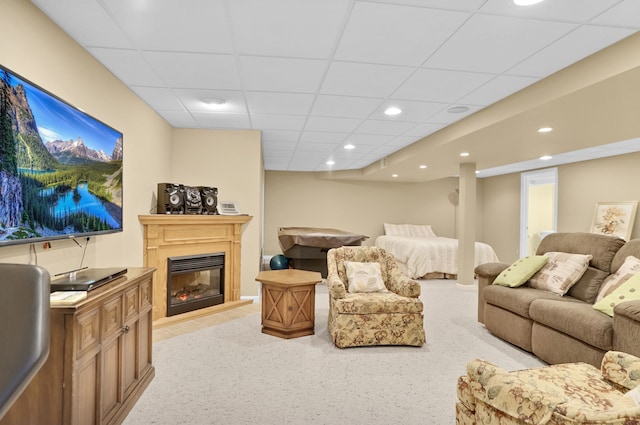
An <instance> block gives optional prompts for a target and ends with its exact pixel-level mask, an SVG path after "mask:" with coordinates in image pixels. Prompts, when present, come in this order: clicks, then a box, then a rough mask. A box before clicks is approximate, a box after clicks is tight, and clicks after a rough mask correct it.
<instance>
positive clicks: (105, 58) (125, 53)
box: [88, 47, 164, 87]
mask: <svg viewBox="0 0 640 425" xmlns="http://www.w3.org/2000/svg"><path fill="white" fill-rule="evenodd" d="M88 50H89V52H90V53H91V54H92V55H93V56H94V57H95V58H96V59H98V60H99V61H100V62H101V63H102V64H103V65H104V66H105V68H107V69H108V70H109V71H111V72H112V73H113V75H115V76H116V77H118V79H120V81H122V82H123V83H125V84H126V85H129V86H147V87H164V84H163V82H162V80H160V78H159V77H158V75H157V74H156V72H155V71H154V70H153V68H152V67H151V66H149V64H148V63H147V61H145V59H144V58H143V57H142V55H140V53H138V52H137V51H135V50H123V49H109V48H100V47H91V48H89V49H88Z"/></svg>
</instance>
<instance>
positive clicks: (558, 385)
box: [456, 351, 640, 425]
mask: <svg viewBox="0 0 640 425" xmlns="http://www.w3.org/2000/svg"><path fill="white" fill-rule="evenodd" d="M638 385H640V359H639V358H637V357H635V356H632V355H630V354H626V353H622V352H619V351H609V352H607V353H606V354H605V356H604V358H603V360H602V365H601V370H598V369H597V368H595V367H593V366H591V365H589V364H586V363H564V364H556V365H552V366H546V367H541V368H534V369H525V370H520V371H516V372H507V371H505V370H503V369H501V368H499V367H497V366H495V365H493V364H491V363H489V362H487V361H485V360H474V361H471V362H469V363H468V364H467V375H465V376H462V377H460V378H459V379H458V402H457V403H456V424H458V425H471V424H478V425H479V424H498V425H515V424H519V425H520V424H532V425H538V424H550V425H560V424H563V425H565V424H607V425H637V424H640V406H637V405H636V403H635V402H634V400H633V398H632V397H630V396H628V395H625V393H626V392H627V391H629V390H631V389H633V388H636V387H638Z"/></svg>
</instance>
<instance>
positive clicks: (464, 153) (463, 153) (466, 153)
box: [460, 152, 469, 156]
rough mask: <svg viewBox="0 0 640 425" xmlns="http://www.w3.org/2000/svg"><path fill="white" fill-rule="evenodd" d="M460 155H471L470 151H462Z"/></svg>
mask: <svg viewBox="0 0 640 425" xmlns="http://www.w3.org/2000/svg"><path fill="white" fill-rule="evenodd" d="M460 156H469V152H462V153H461V154H460Z"/></svg>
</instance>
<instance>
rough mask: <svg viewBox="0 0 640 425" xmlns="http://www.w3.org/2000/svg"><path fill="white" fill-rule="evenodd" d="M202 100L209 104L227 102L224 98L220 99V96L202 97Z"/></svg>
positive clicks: (219, 104)
mask: <svg viewBox="0 0 640 425" xmlns="http://www.w3.org/2000/svg"><path fill="white" fill-rule="evenodd" d="M202 102H204V103H205V104H207V105H209V106H222V105H224V104H225V103H227V102H226V101H225V100H224V99H218V98H208V99H202Z"/></svg>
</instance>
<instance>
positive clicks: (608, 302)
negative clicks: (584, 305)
mask: <svg viewBox="0 0 640 425" xmlns="http://www.w3.org/2000/svg"><path fill="white" fill-rule="evenodd" d="M634 300H640V273H637V274H634V275H633V276H632V277H630V278H629V280H627V281H626V282H625V283H623V284H622V285H620V286H618V288H617V289H616V290H615V291H613V292H612V293H610V294H609V295H607V296H606V297H604V298H603V299H601V300H600V301H598V302H597V303H595V304H594V305H593V308H595V309H596V310H599V311H601V312H603V313H606V314H608V315H609V316H612V317H613V308H614V307H615V306H616V305H618V304H620V303H623V302H625V301H634Z"/></svg>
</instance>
